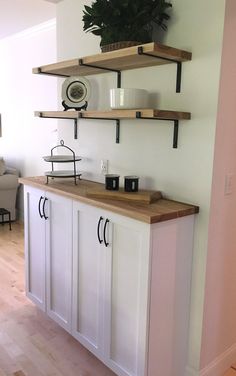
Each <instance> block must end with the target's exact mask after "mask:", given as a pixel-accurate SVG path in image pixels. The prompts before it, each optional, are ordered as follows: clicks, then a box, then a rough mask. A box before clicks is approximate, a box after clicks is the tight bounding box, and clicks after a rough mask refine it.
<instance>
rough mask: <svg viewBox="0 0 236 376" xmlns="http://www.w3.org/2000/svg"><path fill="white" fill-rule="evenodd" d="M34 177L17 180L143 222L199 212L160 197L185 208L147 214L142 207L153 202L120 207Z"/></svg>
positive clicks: (189, 205)
mask: <svg viewBox="0 0 236 376" xmlns="http://www.w3.org/2000/svg"><path fill="white" fill-rule="evenodd" d="M39 178H41V179H45V177H39ZM34 179H35V178H33V177H31V178H19V182H20V183H21V184H24V185H28V186H32V187H35V188H39V189H43V190H45V191H46V192H51V193H57V194H59V195H61V196H63V197H67V198H71V199H74V200H77V201H80V202H82V203H85V204H89V205H92V206H95V207H98V208H101V209H104V210H109V211H111V212H114V213H117V214H120V215H123V216H126V217H129V218H132V219H135V220H138V221H141V222H145V223H148V224H155V223H158V222H164V221H168V220H171V219H177V218H181V217H184V216H188V215H193V214H197V213H198V212H199V207H198V206H196V205H191V204H187V203H183V202H178V201H174V200H168V199H160V200H158V202H160V203H161V204H162V203H163V202H168V203H174V204H176V205H185V206H186V208H182V209H174V210H173V209H168V208H166V210H165V212H163V213H156V214H155V213H151V212H150V214H147V213H144V212H142V210H143V209H145V210H146V209H147V208H151V207H152V205H153V204H150V206H149V205H147V204H139V205H138V204H135V203H134V202H131V203H128V204H127V202H126V203H123V205H125V204H126V205H129V207H128V208H124V207H121V201H117V203H116V202H115V200H112V203H111V200H110V199H97V198H91V197H87V196H83V195H82V194H81V195H80V194H74V193H72V192H68V191H65V190H64V189H63V188H64V187H65V186H64V185H62V186H61V188H58V187H56V186H52V185H51V186H50V184H48V185H47V184H46V180H45V183H43V182H42V181H40V180H36V179H35V180H34Z"/></svg>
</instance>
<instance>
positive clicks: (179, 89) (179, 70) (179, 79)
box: [138, 46, 182, 93]
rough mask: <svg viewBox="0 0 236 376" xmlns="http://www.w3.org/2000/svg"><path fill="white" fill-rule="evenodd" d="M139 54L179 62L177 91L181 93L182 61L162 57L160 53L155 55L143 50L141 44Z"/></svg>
mask: <svg viewBox="0 0 236 376" xmlns="http://www.w3.org/2000/svg"><path fill="white" fill-rule="evenodd" d="M138 55H144V56H149V57H154V58H155V59H162V60H165V61H169V62H171V63H173V62H174V63H176V64H177V72H176V93H180V91H181V78H182V62H181V61H178V60H175V59H168V58H167V57H162V56H158V55H153V54H149V53H146V52H144V51H143V47H142V46H139V47H138Z"/></svg>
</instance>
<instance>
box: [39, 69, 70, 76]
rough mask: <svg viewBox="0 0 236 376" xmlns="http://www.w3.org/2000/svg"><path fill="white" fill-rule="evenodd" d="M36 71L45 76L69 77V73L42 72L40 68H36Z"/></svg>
mask: <svg viewBox="0 0 236 376" xmlns="http://www.w3.org/2000/svg"><path fill="white" fill-rule="evenodd" d="M38 73H39V74H45V75H46V76H55V77H70V75H69V74H61V73H49V72H42V69H41V68H38Z"/></svg>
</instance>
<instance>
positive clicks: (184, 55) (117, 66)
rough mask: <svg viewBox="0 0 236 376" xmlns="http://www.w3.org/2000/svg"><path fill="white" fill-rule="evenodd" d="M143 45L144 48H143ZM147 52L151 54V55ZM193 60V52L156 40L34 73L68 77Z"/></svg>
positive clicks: (46, 66) (37, 70) (36, 70)
mask: <svg viewBox="0 0 236 376" xmlns="http://www.w3.org/2000/svg"><path fill="white" fill-rule="evenodd" d="M139 47H141V50H140V49H139ZM140 51H142V53H140ZM146 54H149V56H147V55H146ZM191 59H192V54H191V53H190V52H187V51H183V50H179V49H176V48H172V47H168V46H165V45H162V44H159V43H154V42H152V43H147V44H142V45H140V46H135V47H129V48H123V49H121V50H116V51H111V52H105V53H101V54H97V55H91V56H85V57H82V58H80V59H73V60H67V61H62V62H59V63H55V64H49V65H44V66H41V67H37V68H33V73H36V74H40V73H41V74H50V75H55V76H66V77H67V76H77V75H82V76H88V75H92V74H100V73H104V69H105V70H106V69H107V70H108V71H109V70H114V71H123V70H128V69H136V68H144V67H150V66H154V65H162V64H170V63H176V62H184V61H189V60H191ZM87 65H89V66H87Z"/></svg>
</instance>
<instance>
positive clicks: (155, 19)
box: [83, 0, 172, 46]
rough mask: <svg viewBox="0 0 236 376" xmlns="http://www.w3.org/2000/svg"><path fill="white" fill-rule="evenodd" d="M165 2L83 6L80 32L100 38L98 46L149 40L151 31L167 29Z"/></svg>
mask: <svg viewBox="0 0 236 376" xmlns="http://www.w3.org/2000/svg"><path fill="white" fill-rule="evenodd" d="M171 6H172V5H171V3H169V2H168V1H166V0H95V1H94V2H93V3H92V4H91V6H87V5H85V6H84V11H83V13H84V15H83V21H84V30H85V31H86V32H91V33H93V34H95V35H98V36H100V37H101V44H100V45H101V46H104V45H106V44H110V43H115V42H120V41H137V42H140V43H147V42H150V41H152V33H153V28H154V27H155V25H156V26H158V27H161V28H162V29H163V30H166V29H167V25H166V22H167V21H168V20H169V18H170V16H169V14H168V13H167V10H168V8H170V7H171Z"/></svg>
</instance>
